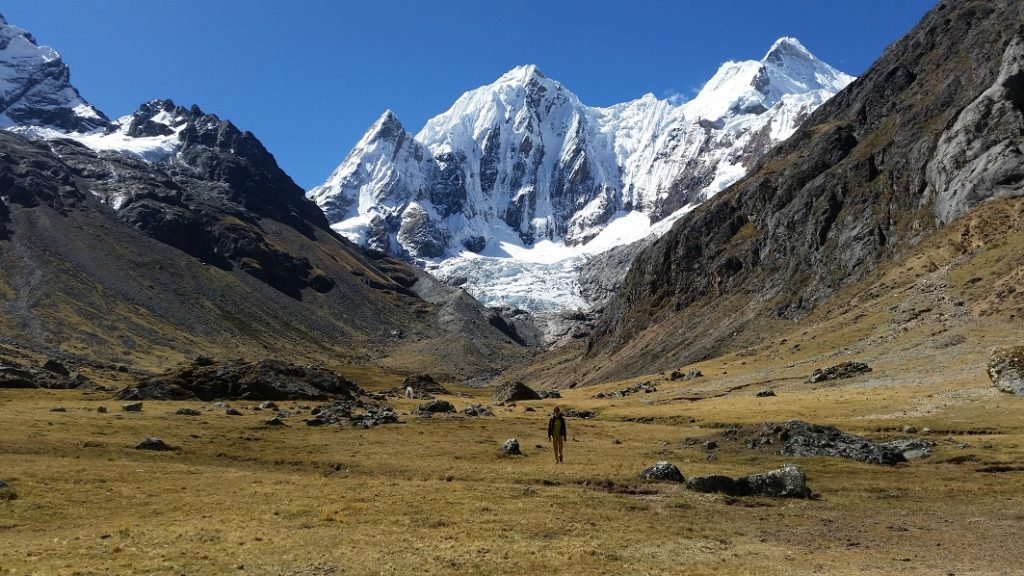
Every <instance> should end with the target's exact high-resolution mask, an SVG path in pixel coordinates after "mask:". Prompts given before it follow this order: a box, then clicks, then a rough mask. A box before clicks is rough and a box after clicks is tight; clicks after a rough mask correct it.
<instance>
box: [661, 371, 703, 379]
mask: <svg viewBox="0 0 1024 576" xmlns="http://www.w3.org/2000/svg"><path fill="white" fill-rule="evenodd" d="M703 377H704V374H703V373H702V372H701V371H700V370H697V369H696V368H690V369H689V370H687V371H686V373H685V374H683V373H682V372H680V371H679V370H673V371H672V374H670V375H669V379H671V380H673V381H674V380H684V381H685V380H693V379H694V378H703Z"/></svg>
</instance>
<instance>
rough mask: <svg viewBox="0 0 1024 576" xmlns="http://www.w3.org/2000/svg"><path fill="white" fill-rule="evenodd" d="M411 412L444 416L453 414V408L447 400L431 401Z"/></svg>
mask: <svg viewBox="0 0 1024 576" xmlns="http://www.w3.org/2000/svg"><path fill="white" fill-rule="evenodd" d="M413 412H414V413H416V414H439V413H443V414H446V413H449V412H455V406H454V405H452V403H451V402H449V401H447V400H431V401H430V402H427V403H425V404H420V405H419V406H417V407H416V409H415V410H413Z"/></svg>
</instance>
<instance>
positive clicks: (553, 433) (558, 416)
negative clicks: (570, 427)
mask: <svg viewBox="0 0 1024 576" xmlns="http://www.w3.org/2000/svg"><path fill="white" fill-rule="evenodd" d="M565 439H566V433H565V418H563V417H562V409H561V408H559V407H558V406H555V409H554V411H552V412H551V419H550V420H548V440H551V447H552V448H554V449H555V462H558V463H560V462H562V448H563V447H564V446H565Z"/></svg>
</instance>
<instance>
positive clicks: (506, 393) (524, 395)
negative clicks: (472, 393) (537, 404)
mask: <svg viewBox="0 0 1024 576" xmlns="http://www.w3.org/2000/svg"><path fill="white" fill-rule="evenodd" d="M491 399H492V400H494V401H495V402H519V401H520V400H540V399H541V398H540V394H538V393H537V392H536V391H534V389H533V388H530V387H529V386H527V385H526V384H523V383H522V382H519V381H518V380H513V381H512V382H506V383H504V384H500V385H499V386H498V387H497V388H495V389H494V394H492V395H491Z"/></svg>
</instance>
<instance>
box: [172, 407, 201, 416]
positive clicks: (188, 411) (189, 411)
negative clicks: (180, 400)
mask: <svg viewBox="0 0 1024 576" xmlns="http://www.w3.org/2000/svg"><path fill="white" fill-rule="evenodd" d="M174 413H175V414H177V415H178V416H199V415H200V414H201V412H199V410H196V409H194V408H178V410H177V411H175V412H174Z"/></svg>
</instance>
